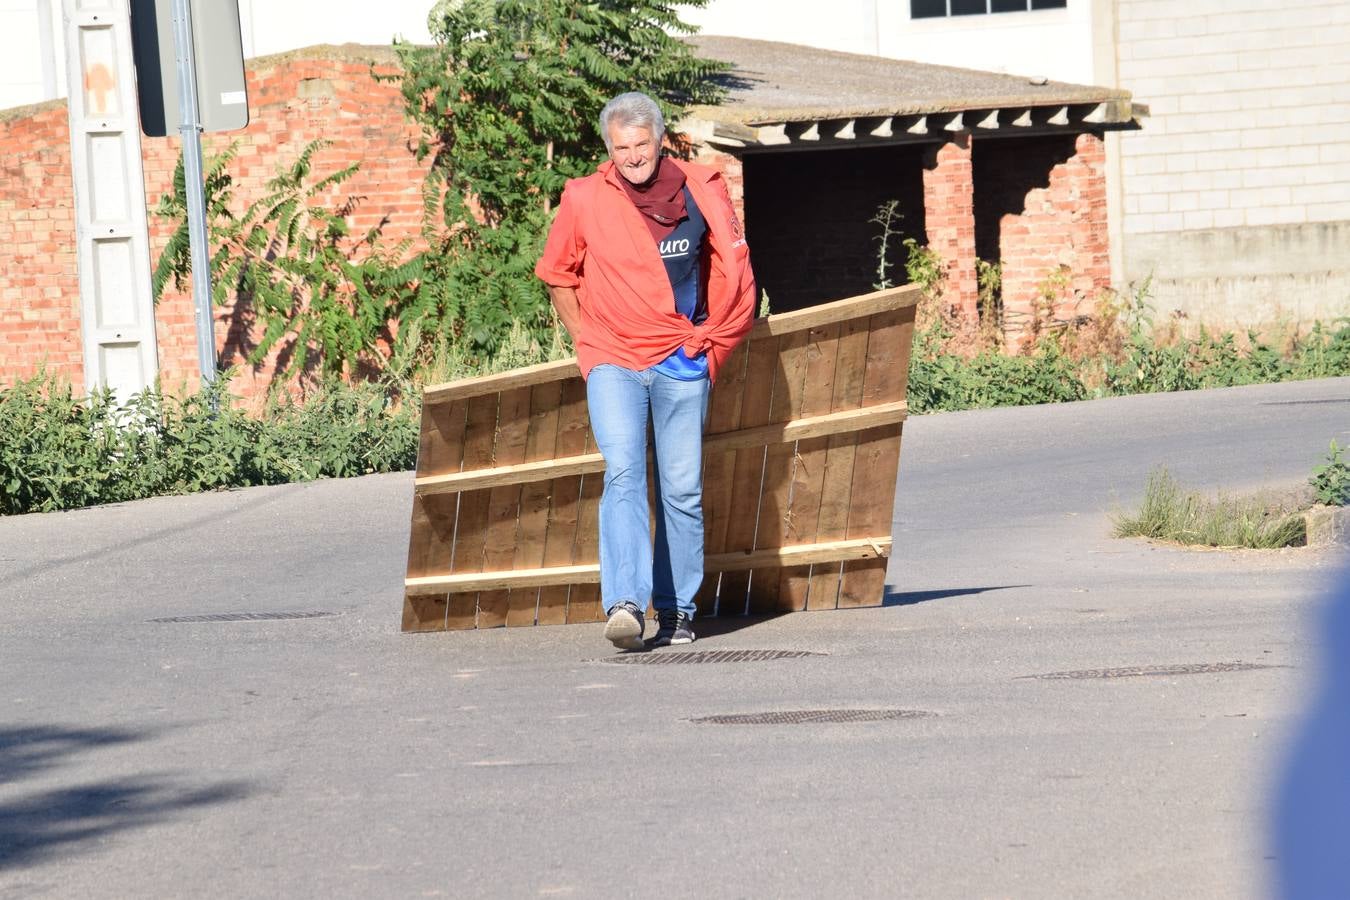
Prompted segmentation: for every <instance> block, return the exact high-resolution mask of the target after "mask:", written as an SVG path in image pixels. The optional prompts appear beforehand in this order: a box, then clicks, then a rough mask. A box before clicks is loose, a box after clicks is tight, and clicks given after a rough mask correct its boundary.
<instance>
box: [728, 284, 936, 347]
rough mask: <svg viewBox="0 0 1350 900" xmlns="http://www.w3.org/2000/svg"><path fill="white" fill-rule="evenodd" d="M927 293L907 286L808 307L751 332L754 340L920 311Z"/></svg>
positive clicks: (760, 323)
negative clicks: (897, 312)
mask: <svg viewBox="0 0 1350 900" xmlns="http://www.w3.org/2000/svg"><path fill="white" fill-rule="evenodd" d="M921 296H923V291H922V289H921V288H919V287H918V286H917V285H912V284H906V285H902V286H901V287H897V288H888V289H886V290H884V291H876V292H875V293H871V294H863V295H862V296H860V297H852V298H849V299H847V300H836V301H834V302H833V303H822V304H820V305H819V306H808V307H807V308H806V309H799V310H796V311H795V312H789V313H778V314H776V315H772V316H769V317H768V318H766V319H760V320H758V321H757V322H755V325H754V327H753V328H752V329H751V331H750V339H751V340H754V339H756V338H761V337H764V336H766V335H784V334H790V333H792V332H794V331H809V330H810V329H812V328H819V327H821V326H822V325H831V324H837V323H839V322H841V321H846V320H847V321H852V320H856V319H864V320H865V319H866V318H867V317H868V316H872V315H876V314H877V313H883V312H888V311H890V310H897V309H903V308H906V307H916V306H918V304H919V298H920V297H921Z"/></svg>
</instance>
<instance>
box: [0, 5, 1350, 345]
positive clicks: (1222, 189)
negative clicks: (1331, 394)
mask: <svg viewBox="0 0 1350 900" xmlns="http://www.w3.org/2000/svg"><path fill="white" fill-rule="evenodd" d="M61 2H62V0H0V60H3V61H4V63H3V69H0V108H3V107H6V106H12V105H17V104H21V103H29V102H36V101H39V100H43V99H50V98H52V97H55V96H60V95H61V94H63V93H64V84H63V80H64V75H63V69H64V66H63V63H62V61H61V34H62V25H61V10H60V7H61ZM67 2H73V0H67ZM108 2H122V0H108ZM431 5H432V3H431V0H385V2H383V3H379V4H372V3H368V2H365V0H285V2H276V0H240V12H241V16H242V19H243V23H244V47H245V51H246V53H247V54H249V55H262V54H267V53H274V52H279V51H282V50H287V49H293V48H295V47H300V46H307V45H311V44H317V43H343V42H348V41H353V42H360V43H385V42H387V41H389V40H390V39H392V38H393V37H394V36H395V35H396V34H397V35H402V36H404V37H406V38H408V39H410V40H414V41H420V40H427V39H428V34H427V29H426V14H427V11H428V10H429V8H430V7H431ZM686 18H687V19H688V20H689V21H690V22H692V23H694V24H697V25H699V26H700V27H701V28H702V30H703V31H704V33H708V34H728V35H736V36H741V37H752V38H757V39H761V40H780V41H785V42H788V43H798V44H807V45H811V46H817V47H823V48H828V49H835V50H843V51H849V52H856V53H868V54H875V55H881V56H889V57H895V58H901V59H913V60H917V61H920V62H931V63H941V64H945V65H955V66H962V67H967V68H979V69H987V70H992V71H1003V72H1011V73H1015V74H1025V75H1028V76H1042V75H1043V76H1046V77H1049V78H1052V79H1058V80H1063V81H1070V82H1078V83H1089V84H1098V85H1103V86H1107V87H1119V88H1123V89H1125V90H1128V91H1131V92H1132V93H1133V96H1134V98H1135V100H1136V101H1138V102H1140V103H1143V104H1147V105H1149V106H1150V107H1151V112H1152V115H1151V117H1150V118H1149V119H1148V121H1147V124H1146V126H1145V128H1144V129H1143V130H1142V131H1140V132H1137V133H1134V134H1127V135H1110V136H1109V137H1108V141H1109V143H1108V151H1109V153H1110V157H1111V170H1110V173H1109V178H1110V206H1111V210H1110V218H1111V223H1112V231H1113V239H1112V241H1111V244H1112V247H1113V260H1112V263H1113V266H1112V268H1113V277H1114V279H1115V280H1116V281H1117V282H1118V283H1119V284H1122V285H1123V284H1125V283H1127V282H1130V281H1139V280H1142V279H1143V278H1144V277H1146V276H1149V275H1152V277H1153V279H1154V282H1153V289H1154V295H1155V297H1156V305H1157V307H1158V309H1159V311H1160V312H1163V313H1166V312H1167V311H1169V310H1172V309H1179V310H1182V311H1184V312H1185V313H1186V314H1187V315H1188V316H1190V317H1191V318H1193V319H1199V320H1202V321H1206V322H1211V323H1213V324H1216V325H1225V326H1241V325H1249V324H1251V325H1258V324H1265V323H1269V322H1272V321H1278V320H1281V319H1290V320H1297V321H1308V320H1310V319H1312V318H1323V319H1327V318H1332V317H1335V316H1338V315H1350V90H1347V88H1346V85H1347V84H1348V83H1350V3H1347V2H1344V0H1191V2H1189V3H1186V4H1180V3H1174V2H1165V0H829V2H823V0H713V2H712V3H711V4H710V5H709V7H708V8H707V9H704V10H689V11H687V15H686Z"/></svg>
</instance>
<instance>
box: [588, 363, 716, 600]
mask: <svg viewBox="0 0 1350 900" xmlns="http://www.w3.org/2000/svg"><path fill="white" fill-rule="evenodd" d="M708 389H709V387H708V379H707V378H702V379H699V380H698V381H680V380H678V379H675V378H671V377H669V376H666V375H662V374H661V373H660V372H656V371H654V370H652V369H644V370H642V371H639V372H635V371H633V370H631V369H625V368H622V367H620V366H615V365H608V364H603V365H598V366H596V367H595V368H593V369H591V371H590V374H589V375H588V376H587V379H586V402H587V406H588V408H589V410H590V416H591V433H592V434H594V435H595V443H596V445H597V446H598V447H599V449H600V455H601V456H603V457H604V458H605V490H604V493H603V494H601V496H600V600H601V602H602V603H603V604H604V607H605V610H606V612H608V611H609V610H611V609H613V608H614V606H615V604H618V603H622V602H623V601H625V600H628V601H630V602H632V603H634V604H636V605H637V607H638V608H639V609H641V610H643V611H645V610H646V609H647V606H648V602H649V601H650V603H651V605H653V606H655V607H656V608H657V609H658V610H663V609H664V610H672V609H678V610H680V611H681V612H683V613H685V614H686V615H688V616H689V617H690V618H691V619H692V618H693V617H694V595H695V594H696V593H697V592H698V587H699V584H701V583H702V581H703V420H704V416H705V415H706V414H707V410H708ZM648 420H650V421H651V424H652V431H653V434H654V435H655V438H656V475H657V484H658V488H659V490H658V497H657V500H658V509H657V514H656V542H655V547H654V548H653V545H652V542H651V540H650V539H649V536H650V535H651V530H650V521H651V519H650V510H649V508H648V505H647V423H648Z"/></svg>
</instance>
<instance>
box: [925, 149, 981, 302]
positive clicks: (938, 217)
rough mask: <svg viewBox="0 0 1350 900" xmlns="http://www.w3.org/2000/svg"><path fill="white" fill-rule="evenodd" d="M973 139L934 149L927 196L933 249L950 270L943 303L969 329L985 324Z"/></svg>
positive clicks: (929, 160) (928, 161)
mask: <svg viewBox="0 0 1350 900" xmlns="http://www.w3.org/2000/svg"><path fill="white" fill-rule="evenodd" d="M970 145H971V137H970V135H968V134H965V133H962V134H957V135H954V136H953V137H952V139H951V140H950V141H948V142H946V143H944V144H938V145H935V146H933V147H931V148H930V149H929V150H928V153H927V155H926V158H925V160H924V169H923V193H924V208H925V215H926V220H927V226H928V248H929V249H930V250H932V251H933V252H934V253H936V254H937V255H938V257H939V258H940V259H941V260H942V264H943V266H944V267H945V268H946V274H947V280H946V283H945V286H944V293H943V302H944V303H945V304H946V305H947V306H948V307H949V308H950V310H951V311H952V313H953V314H954V315H955V316H956V319H957V321H958V322H960V323H962V324H965V325H967V326H969V325H973V324H974V323H975V322H977V321H978V320H979V300H980V290H979V284H978V282H977V281H976V270H975V259H976V256H975V175H974V169H973V167H972V166H971V158H970V156H971V146H970Z"/></svg>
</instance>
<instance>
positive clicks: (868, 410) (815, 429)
mask: <svg viewBox="0 0 1350 900" xmlns="http://www.w3.org/2000/svg"><path fill="white" fill-rule="evenodd" d="M908 411H909V407H908V404H906V403H905V402H904V401H903V400H900V401H897V402H894V403H883V404H879V405H877V406H866V407H863V408H862V409H849V410H844V411H842V412H837V413H827V414H825V415H821V416H810V417H807V418H804V419H798V420H796V421H795V422H780V423H778V424H774V425H761V426H758V427H755V428H742V429H738V430H736V431H724V432H722V433H720V434H710V435H708V436H707V437H705V438H704V439H703V446H704V449H707V450H712V451H716V452H724V451H727V450H739V449H742V448H744V447H763V446H765V445H767V444H790V443H792V442H793V441H805V440H810V439H811V438H818V437H828V436H829V435H832V434H842V433H845V432H851V431H865V430H867V429H869V428H877V427H880V426H883V425H894V424H895V423H897V422H903V421H904V420H905V417H906V416H907V415H908ZM604 470H605V460H604V458H603V457H602V456H601V455H600V454H599V453H584V454H581V455H579V456H566V457H562V458H560V459H545V460H540V461H538V462H531V463H520V464H519V465H513V466H497V467H494V468H490V469H475V470H472V471H469V472H452V473H450V474H448V475H427V476H423V477H422V478H418V479H417V480H416V482H414V485H415V490H416V492H417V493H418V494H420V495H422V496H427V495H430V494H453V493H458V492H460V491H479V490H484V489H487V488H495V487H505V486H507V485H513V484H529V483H532V482H536V481H549V480H551V479H554V478H569V477H573V476H576V475H590V474H592V473H594V472H603V471H604Z"/></svg>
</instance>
